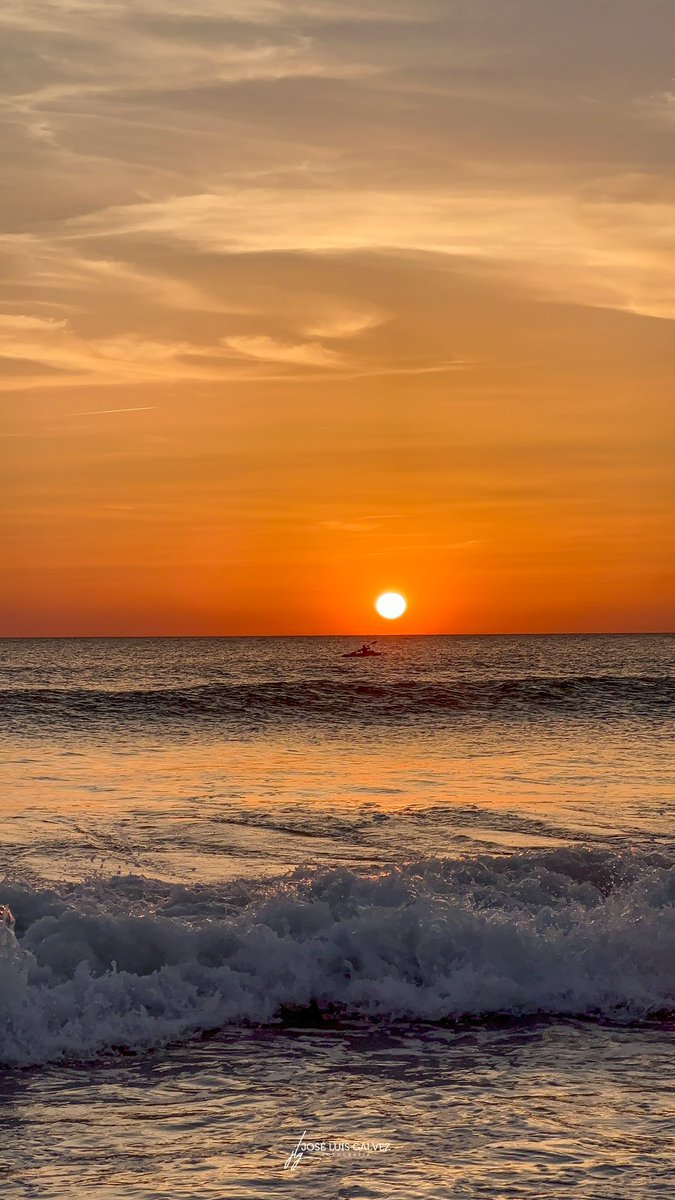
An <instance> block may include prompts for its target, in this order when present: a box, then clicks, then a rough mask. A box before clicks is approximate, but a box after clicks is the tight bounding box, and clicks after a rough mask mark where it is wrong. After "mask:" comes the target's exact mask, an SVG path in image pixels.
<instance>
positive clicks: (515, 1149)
mask: <svg viewBox="0 0 675 1200" xmlns="http://www.w3.org/2000/svg"><path fill="white" fill-rule="evenodd" d="M352 645H353V643H352V642H350V641H348V640H342V639H290V640H277V639H250V640H247V639H225V640H222V641H214V640H210V639H203V640H202V639H196V640H160V641H152V640H148V641H145V640H144V641H118V642H100V641H95V640H93V641H87V640H85V641H71V642H69V641H57V642H55V641H39V642H38V641H36V642H4V643H0V689H2V690H1V691H0V703H1V704H2V716H3V722H2V734H1V737H2V745H3V761H4V765H3V768H2V789H3V793H2V794H3V808H2V815H1V816H0V839H1V844H0V856H1V857H0V866H1V868H2V870H3V871H4V874H5V880H4V883H3V884H2V888H1V889H0V903H5V904H7V905H9V907H10V908H11V910H12V912H13V914H14V917H15V920H16V924H15V925H14V926H12V924H11V920H10V917H9V916H8V917H7V921H6V924H4V925H2V926H0V976H1V977H2V992H1V999H0V1015H1V1016H2V1025H1V1027H0V1056H1V1058H2V1061H3V1062H4V1064H5V1072H4V1075H3V1077H2V1090H1V1091H0V1096H1V1098H2V1124H3V1129H4V1132H5V1137H4V1138H3V1140H2V1144H3V1145H4V1147H5V1156H6V1160H7V1161H6V1163H5V1164H4V1165H5V1172H6V1175H11V1179H12V1183H11V1186H12V1188H14V1190H15V1191H16V1193H17V1194H20V1195H24V1194H25V1195H26V1196H29V1195H30V1196H40V1197H42V1196H44V1197H47V1198H51V1197H54V1198H56V1197H59V1200H60V1197H62V1196H65V1195H68V1196H69V1197H70V1196H74V1197H79V1196H82V1197H84V1196H89V1195H91V1194H92V1193H94V1192H95V1193H96V1194H97V1195H102V1196H104V1197H105V1198H106V1200H110V1198H112V1197H118V1196H119V1197H121V1196H123V1195H127V1194H129V1192H130V1191H131V1192H132V1194H137V1195H142V1196H144V1197H151V1196H152V1197H154V1196H157V1197H165V1196H166V1197H168V1196H172V1197H175V1196H195V1197H196V1196H214V1197H215V1196H219V1197H223V1196H232V1197H235V1196H236V1197H239V1196H250V1197H260V1198H264V1197H266V1196H268V1195H270V1196H271V1195H272V1194H277V1193H278V1190H279V1188H280V1187H282V1188H285V1189H286V1191H287V1192H288V1193H289V1194H292V1195H294V1196H295V1195H298V1196H303V1195H308V1196H309V1195H326V1196H333V1195H335V1196H387V1197H393V1196H396V1197H398V1196H406V1197H407V1196H412V1195H416V1194H420V1195H425V1196H430V1197H431V1196H450V1195H451V1196H466V1197H473V1196H476V1197H478V1196H489V1197H491V1198H493V1197H500V1196H508V1197H511V1196H514V1197H516V1196H523V1197H532V1198H533V1200H534V1198H535V1197H536V1198H537V1200H539V1198H540V1197H543V1196H546V1197H549V1196H553V1197H556V1196H559V1195H560V1196H562V1195H574V1196H575V1197H577V1196H579V1197H597V1198H598V1200H601V1198H602V1200H612V1198H613V1197H615V1196H616V1197H620V1196H621V1197H632V1196H635V1197H638V1196H640V1197H641V1196H647V1195H648V1196H650V1197H651V1196H659V1195H664V1196H665V1195H666V1188H668V1190H669V1191H670V1187H669V1182H670V1183H672V1180H670V1181H669V1178H668V1173H669V1168H670V1165H671V1164H672V1144H671V1143H670V1141H669V1139H670V1138H671V1137H672V1128H673V1123H672V1116H673V1076H672V1070H673V1056H672V1045H673V1040H672V1039H673V1013H674V1012H675V908H674V904H673V902H674V900H675V871H674V870H673V865H674V862H675V856H674V854H673V832H672V831H673V815H674V812H673V810H674V805H673V779H672V774H673V771H672V765H673V755H672V718H673V714H674V711H675V685H674V683H673V663H674V660H675V639H673V638H666V637H663V638H661V637H644V638H642V637H640V638H638V637H635V638H622V637H611V638H609V637H608V638H576V637H574V638H462V639H451V638H423V639H403V638H392V639H387V641H386V644H385V646H384V649H385V656H384V657H383V658H382V659H377V660H371V661H368V662H364V663H359V662H353V661H352V662H349V661H347V660H344V659H342V657H341V655H342V653H344V652H346V650H348V649H351V648H352ZM304 1131H307V1133H306V1140H307V1141H312V1140H315V1141H323V1142H326V1143H328V1142H334V1143H344V1142H349V1143H354V1142H357V1143H358V1144H359V1145H361V1144H363V1143H364V1142H371V1143H377V1142H381V1143H382V1142H383V1143H387V1145H388V1149H386V1150H384V1149H381V1148H380V1149H378V1150H371V1152H369V1153H367V1154H362V1153H358V1154H356V1155H354V1153H349V1154H348V1153H346V1152H344V1151H339V1152H338V1151H336V1150H333V1151H328V1150H324V1151H323V1152H321V1151H308V1150H306V1151H305V1152H304V1153H303V1154H302V1157H301V1158H300V1161H299V1162H297V1165H296V1167H295V1169H294V1170H292V1171H291V1170H290V1169H286V1170H285V1169H284V1162H285V1161H286V1159H287V1157H288V1155H289V1154H290V1153H291V1151H292V1149H293V1146H294V1145H295V1144H296V1143H297V1142H298V1139H299V1138H300V1137H301V1135H302V1134H303V1132H304ZM17 1133H18V1134H19V1137H18V1138H17V1136H16V1135H17ZM10 1134H13V1135H14V1136H13V1137H12V1138H11V1145H12V1153H11V1154H8V1153H7V1147H8V1145H9V1144H10V1138H9V1136H8V1135H10Z"/></svg>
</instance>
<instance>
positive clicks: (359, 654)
mask: <svg viewBox="0 0 675 1200" xmlns="http://www.w3.org/2000/svg"><path fill="white" fill-rule="evenodd" d="M342 657H343V658H382V651H381V650H352V652H351V654H343V655H342Z"/></svg>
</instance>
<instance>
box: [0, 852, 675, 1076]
mask: <svg viewBox="0 0 675 1200" xmlns="http://www.w3.org/2000/svg"><path fill="white" fill-rule="evenodd" d="M0 901H1V902H3V903H5V904H7V905H8V906H9V907H11V909H12V910H13V912H14V913H15V915H16V932H15V931H14V930H13V929H12V927H11V923H10V919H9V916H8V917H7V922H6V923H5V924H3V925H2V926H0V979H1V982H2V987H1V991H0V1061H1V1062H2V1063H4V1064H6V1065H26V1064H30V1063H40V1062H47V1061H54V1060H58V1059H86V1058H91V1057H92V1056H95V1055H97V1054H100V1053H101V1052H104V1051H109V1050H111V1049H119V1048H138V1049H142V1048H148V1047H153V1046H158V1045H162V1044H166V1043H167V1042H170V1041H172V1040H176V1039H182V1038H186V1037H190V1036H193V1035H196V1034H199V1033H200V1032H203V1031H207V1030H212V1029H218V1028H221V1027H223V1026H226V1025H233V1024H234V1025H237V1024H242V1023H263V1024H266V1023H270V1022H275V1021H278V1020H280V1019H282V1018H283V1017H284V1014H285V1013H286V1015H288V1013H289V1011H290V1012H293V1013H297V1012H298V1011H299V1010H302V1009H308V1008H310V1009H311V1011H312V1012H313V1013H314V1015H315V1017H316V1018H317V1019H320V1017H321V1014H328V1015H331V1016H342V1017H348V1018H352V1019H353V1018H379V1019H385V1020H392V1019H393V1020H397V1019H400V1020H407V1021H411V1020H412V1021H441V1020H446V1019H450V1020H452V1019H457V1018H467V1017H468V1018H475V1019H480V1018H485V1017H489V1016H495V1015H509V1016H513V1017H521V1016H527V1015H535V1014H538V1015H545V1016H548V1017H556V1016H562V1015H583V1016H585V1017H591V1018H607V1019H618V1020H644V1019H647V1018H650V1017H657V1016H658V1017H661V1018H665V1017H667V1016H668V1015H671V1016H672V1014H673V1012H675V864H674V863H673V862H672V861H671V860H669V859H667V858H666V857H664V856H662V855H656V854H651V855H646V856H640V855H638V854H636V853H634V852H631V853H626V854H615V853H610V852H607V851H590V850H588V849H579V848H571V849H567V848H565V849H558V850H554V851H545V852H527V853H522V854H514V855H510V856H489V855H481V856H478V857H476V858H466V859H446V860H442V861H441V860H428V861H424V862H419V863H414V864H409V865H407V866H405V867H402V868H392V869H388V870H386V871H383V872H380V873H377V874H372V873H371V874H361V873H358V872H354V871H350V870H347V869H322V870H316V869H302V870H298V871H296V872H294V873H293V874H292V875H291V876H289V877H287V878H286V879H284V880H281V881H276V882H273V883H269V882H265V881H258V882H249V881H246V882H243V881H241V880H240V881H236V882H234V883H231V884H227V885H222V886H221V887H214V886H206V885H203V886H193V887H186V886H176V885H170V884H165V883H159V882H157V881H152V880H147V879H144V878H142V877H139V876H126V877H115V878H112V879H108V880H103V879H100V878H92V879H90V880H88V881H85V882H84V883H82V884H80V885H76V886H75V885H63V886H62V887H60V888H57V889H54V890H49V891H47V890H34V889H32V888H30V887H27V886H26V885H25V884H21V883H10V882H8V881H6V882H5V883H4V884H3V885H1V886H0Z"/></svg>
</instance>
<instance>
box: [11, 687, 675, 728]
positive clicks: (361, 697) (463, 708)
mask: <svg viewBox="0 0 675 1200" xmlns="http://www.w3.org/2000/svg"><path fill="white" fill-rule="evenodd" d="M0 707H1V708H2V713H3V717H4V719H5V721H6V722H8V724H9V725H10V726H11V725H13V724H15V725H16V727H17V728H22V727H25V726H26V725H31V724H39V723H41V722H44V721H50V720H51V721H61V720H63V721H68V722H69V723H71V724H72V723H77V722H78V721H81V722H91V721H106V720H114V721H116V722H125V721H132V722H135V721H138V720H139V718H140V719H142V720H143V721H144V722H153V721H158V722H166V721H171V720H177V721H182V720H190V719H193V720H200V719H201V720H203V721H219V722H223V721H224V722H227V721H228V720H230V721H241V720H242V719H247V718H248V719H253V720H255V721H265V720H270V721H273V720H279V719H282V718H284V717H287V716H289V715H290V716H292V717H294V718H295V719H297V720H302V719H305V718H306V719H311V718H313V717H319V718H325V719H330V718H336V719H338V720H339V721H341V722H343V721H349V720H351V719H354V720H359V719H361V718H364V717H365V718H367V720H368V722H369V723H372V722H377V721H380V722H381V721H387V720H391V719H394V718H395V719H397V720H414V719H415V718H416V717H419V716H429V715H434V714H436V715H442V714H444V713H452V712H467V713H472V712H476V713H486V712H492V711H498V712H499V713H500V714H503V715H505V716H508V715H509V714H512V715H514V716H518V717H519V716H522V715H523V713H541V714H544V713H551V714H556V713H560V714H564V715H566V716H570V715H575V714H584V715H590V714H592V715H595V716H598V717H602V716H609V717H611V716H621V715H632V716H640V717H656V718H663V717H665V716H669V715H671V714H672V713H673V712H675V680H674V679H671V678H667V677H657V676H644V677H635V676H618V675H617V676H607V675H603V676H597V677H596V676H577V677H563V678H550V677H547V676H541V677H536V676H532V677H528V678H522V677H520V678H515V679H483V680H480V681H475V680H461V679H455V680H451V681H445V682H440V681H430V682H428V681H424V680H414V679H411V680H405V679H403V680H396V681H377V680H375V679H370V680H369V679H365V678H361V679H359V680H358V681H357V680H354V681H352V680H342V679H340V680H336V679H309V680H302V681H295V680H281V681H272V682H269V681H267V682H260V683H237V682H222V683H220V682H219V683H209V684H204V685H194V686H187V687H168V688H155V689H152V688H145V689H137V690H132V689H124V690H122V689H105V688H100V689H95V688H73V689H69V688H25V689H9V690H5V691H2V692H0Z"/></svg>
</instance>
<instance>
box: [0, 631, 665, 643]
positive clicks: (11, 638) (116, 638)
mask: <svg viewBox="0 0 675 1200" xmlns="http://www.w3.org/2000/svg"><path fill="white" fill-rule="evenodd" d="M673 636H675V629H642V630H641V629H620V630H619V629H606V630H603V629H595V630H593V629H587V630H556V629H551V630H546V631H542V630H539V631H535V632H533V631H531V630H529V631H528V630H523V631H522V632H521V631H518V632H514V631H513V630H491V631H490V632H489V633H447V632H442V633H394V632H391V633H390V632H387V633H378V634H372V633H363V632H361V633H0V642H40V641H42V642H85V641H91V642H105V641H109V642H130V641H139V642H141V641H212V642H213V641H227V640H230V641H242V640H244V639H250V640H251V641H253V640H258V641H260V640H263V639H265V638H269V639H272V640H282V639H283V640H284V641H289V640H291V639H294V638H297V639H307V640H309V639H315V638H324V639H325V638H336V639H337V638H363V637H367V638H370V639H371V640H372V641H379V640H380V639H383V638H393V637H399V638H402V637H405V638H439V637H443V638H487V637H495V638H497V637H499V638H506V637H510V638H519V637H521V638H535V637H541V638H545V637H570V638H571V637H673Z"/></svg>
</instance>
